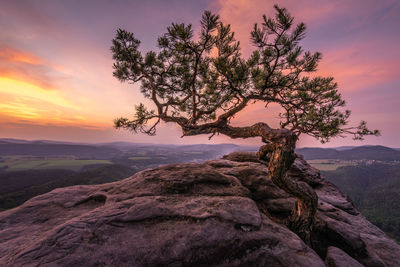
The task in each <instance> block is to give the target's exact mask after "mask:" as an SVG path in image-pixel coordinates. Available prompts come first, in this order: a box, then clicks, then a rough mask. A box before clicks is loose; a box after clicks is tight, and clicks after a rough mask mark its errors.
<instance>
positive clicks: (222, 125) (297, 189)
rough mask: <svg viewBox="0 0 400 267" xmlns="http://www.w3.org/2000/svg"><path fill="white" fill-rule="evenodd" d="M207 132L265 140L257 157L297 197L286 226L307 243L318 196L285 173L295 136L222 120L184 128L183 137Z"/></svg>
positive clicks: (292, 157)
mask: <svg viewBox="0 0 400 267" xmlns="http://www.w3.org/2000/svg"><path fill="white" fill-rule="evenodd" d="M210 133H211V134H215V133H221V134H224V135H227V136H229V137H231V138H250V137H261V138H262V140H263V141H265V142H268V143H267V144H266V145H265V146H263V147H261V149H260V151H259V153H258V156H259V157H260V158H261V159H262V160H264V161H268V163H267V167H268V175H269V178H270V179H271V180H272V182H273V183H274V184H275V185H277V186H278V187H279V188H281V189H283V190H284V191H285V192H287V193H289V194H290V195H293V196H295V197H296V199H297V201H296V205H295V207H294V208H293V211H292V215H291V218H290V220H289V227H290V228H291V229H292V231H294V232H295V233H297V234H298V235H299V236H300V237H301V238H302V239H303V240H304V241H305V242H306V243H307V244H310V230H311V227H312V224H313V220H314V215H315V212H316V209H317V204H318V197H317V194H316V193H315V192H314V190H313V189H312V188H311V187H310V186H309V185H308V184H306V183H304V182H301V181H296V180H293V179H291V178H290V177H289V176H288V175H287V173H288V171H289V169H290V167H291V166H292V164H293V162H294V160H295V158H296V154H295V153H294V149H295V147H296V141H297V136H296V135H295V134H294V133H293V132H291V131H289V130H287V129H273V128H270V127H269V126H268V125H267V124H266V123H261V122H260V123H256V124H254V125H252V126H249V127H232V126H229V125H227V124H226V122H225V121H218V122H217V123H210V124H204V125H200V126H195V125H192V126H186V127H183V135H184V136H189V135H198V134H210Z"/></svg>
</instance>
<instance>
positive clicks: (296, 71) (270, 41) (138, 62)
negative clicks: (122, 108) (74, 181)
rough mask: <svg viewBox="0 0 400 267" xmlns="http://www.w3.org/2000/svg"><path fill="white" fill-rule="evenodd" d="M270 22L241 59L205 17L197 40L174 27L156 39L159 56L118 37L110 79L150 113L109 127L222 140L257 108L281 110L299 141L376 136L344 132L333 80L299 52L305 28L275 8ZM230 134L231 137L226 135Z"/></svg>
mask: <svg viewBox="0 0 400 267" xmlns="http://www.w3.org/2000/svg"><path fill="white" fill-rule="evenodd" d="M275 11H276V13H275V17H273V18H271V17H266V16H265V15H264V16H263V22H262V23H261V25H259V24H255V25H254V28H253V29H252V31H251V32H250V36H251V42H252V44H253V45H254V47H255V49H254V51H253V53H252V54H251V56H250V57H249V58H248V59H245V58H243V57H242V55H241V52H240V43H239V42H238V41H236V40H235V37H234V33H233V32H232V30H231V27H230V25H226V24H223V23H222V22H221V21H220V18H219V16H218V15H215V14H212V13H211V12H209V11H206V12H204V14H203V16H202V19H201V22H200V24H201V30H200V36H199V38H197V39H195V38H194V33H193V29H192V25H191V24H188V25H186V24H183V23H180V24H175V23H173V24H172V25H171V26H169V27H168V28H167V32H166V33H165V34H163V35H162V36H160V37H159V38H158V47H159V50H158V51H149V52H147V53H142V52H140V50H139V44H140V41H139V40H138V39H136V38H135V37H134V34H133V33H130V32H128V31H125V30H121V29H119V30H118V31H117V34H116V37H115V38H114V39H113V45H112V47H111V51H112V54H113V58H114V60H115V63H114V66H113V67H114V73H113V74H114V76H115V77H116V78H118V79H119V80H120V81H122V82H132V83H136V82H141V92H142V93H143V95H144V96H145V97H146V98H149V99H151V100H152V102H153V103H154V104H155V109H149V108H147V107H146V106H145V105H144V104H138V105H136V107H135V108H136V114H135V116H134V118H133V119H131V120H130V119H128V118H119V119H116V120H115V126H116V127H117V128H126V129H129V130H132V131H134V132H142V133H146V134H149V135H154V134H155V133H156V126H157V125H158V124H159V122H160V121H161V120H163V121H165V122H175V123H177V124H178V125H179V126H180V127H182V130H183V135H184V136H185V135H196V134H211V135H213V134H215V133H222V134H226V135H228V136H231V137H243V138H246V137H248V136H236V135H234V134H233V132H232V131H230V129H229V125H230V120H231V119H232V117H233V116H234V115H235V114H237V113H238V112H240V111H241V110H243V109H244V108H245V107H246V106H247V105H249V104H251V103H255V102H263V103H265V107H266V112H268V105H269V104H271V103H277V104H279V105H280V106H281V107H282V108H283V112H282V113H280V114H279V116H280V126H281V128H284V129H287V130H289V131H292V132H293V133H295V134H296V135H297V136H298V135H300V134H307V135H310V136H313V137H315V138H317V139H319V140H320V141H321V142H326V141H329V139H330V138H331V137H335V136H342V135H343V134H352V135H353V138H354V139H362V137H363V136H364V135H368V134H378V131H377V130H375V131H370V130H369V129H368V128H367V127H366V123H365V122H364V121H362V122H361V123H360V124H359V125H358V126H357V127H348V126H347V125H348V121H349V116H350V111H349V110H343V109H342V107H343V106H344V105H345V101H344V100H343V99H342V96H341V94H340V93H339V92H338V90H337V87H338V86H337V83H336V82H335V81H334V78H333V77H320V76H316V75H312V74H313V72H315V71H316V69H317V66H318V62H319V61H320V60H321V54H320V53H319V52H315V53H312V52H309V51H304V50H303V48H302V47H301V46H300V44H299V43H300V41H301V40H302V39H303V38H304V37H305V31H306V26H305V24H304V23H299V24H297V25H294V18H293V17H292V16H291V15H290V14H289V13H288V11H287V10H286V9H285V8H280V7H278V6H275ZM231 132H232V133H231Z"/></svg>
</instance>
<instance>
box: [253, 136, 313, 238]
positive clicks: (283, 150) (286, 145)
mask: <svg viewBox="0 0 400 267" xmlns="http://www.w3.org/2000/svg"><path fill="white" fill-rule="evenodd" d="M296 141H297V136H295V135H294V134H292V133H288V135H287V136H285V137H282V138H281V139H280V140H279V141H278V140H276V141H275V142H270V143H267V144H266V145H264V146H262V147H261V148H260V151H259V152H258V156H259V158H260V159H261V160H263V161H266V162H267V166H268V174H269V177H270V179H271V180H272V182H273V183H274V184H275V185H277V186H278V187H279V188H281V189H283V190H284V191H285V192H287V193H289V194H290V195H293V196H295V197H296V199H297V200H296V205H295V207H294V208H293V210H292V215H291V218H290V220H289V225H288V226H289V227H290V228H291V229H292V231H294V232H295V233H297V234H298V235H299V236H300V237H301V238H302V239H303V240H304V241H305V242H306V243H307V244H310V231H311V228H312V224H313V219H314V215H315V212H316V209H317V204H318V197H317V194H316V193H315V192H314V190H313V189H312V188H311V187H310V186H309V185H308V184H306V183H304V182H301V181H295V180H293V179H291V178H290V177H288V175H287V172H288V171H289V169H290V167H291V166H292V164H293V162H294V160H295V159H296V155H295V153H294V149H295V147H296Z"/></svg>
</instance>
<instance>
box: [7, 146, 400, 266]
mask: <svg viewBox="0 0 400 267" xmlns="http://www.w3.org/2000/svg"><path fill="white" fill-rule="evenodd" d="M226 158H228V159H230V160H227V159H222V160H213V161H209V162H206V163H203V164H195V163H187V164H177V165H168V166H164V167H160V168H156V169H149V170H145V171H142V172H140V173H137V174H135V175H134V176H132V177H130V178H127V179H124V180H122V181H118V182H113V183H109V184H103V185H90V186H74V187H67V188H59V189H56V190H53V191H52V192H49V193H47V194H44V195H41V196H37V197H35V198H33V199H31V200H29V201H27V202H26V203H24V204H23V205H21V206H20V207H17V208H15V209H12V210H7V211H4V212H1V213H0V266H39V265H50V266H68V265H71V266H157V265H158V266H161V265H162V266H166V265H168V266H189V265H190V266H325V263H324V261H326V262H327V261H328V259H333V260H335V261H336V262H343V260H342V259H344V261H345V260H346V259H348V260H349V262H350V259H351V260H353V261H355V262H357V261H358V262H360V263H362V264H364V265H366V266H396V265H397V259H399V258H400V246H399V245H397V244H396V243H395V242H394V241H392V240H391V239H389V238H388V237H386V235H385V234H384V233H383V232H382V231H381V230H379V229H378V228H377V227H375V226H374V225H372V224H371V223H369V222H368V221H367V220H366V219H365V218H364V217H363V216H362V215H360V213H359V212H358V211H357V210H356V209H355V208H354V206H353V204H352V203H351V202H349V201H348V198H347V197H346V196H345V195H344V194H342V193H341V192H340V191H339V190H338V189H337V188H336V187H334V186H333V185H332V184H331V183H329V182H327V181H326V180H325V179H324V178H323V177H321V176H320V174H319V172H318V171H317V170H315V169H313V168H311V167H310V166H309V165H308V164H307V163H306V162H305V161H304V160H303V159H302V158H300V157H299V158H297V159H296V161H295V164H294V166H293V168H292V170H291V175H292V177H293V179H299V180H302V181H305V182H307V183H309V184H310V185H311V186H313V187H314V189H315V190H316V192H317V194H318V196H319V198H320V200H319V208H318V212H317V215H316V223H315V227H314V230H313V233H312V247H313V248H314V249H312V248H310V247H308V246H307V245H305V244H304V242H303V241H302V240H301V239H300V238H299V237H298V236H297V235H296V234H294V233H293V232H291V231H290V230H289V229H288V228H287V227H286V226H285V225H284V224H281V222H282V221H284V219H285V218H287V216H288V215H289V214H290V212H291V208H292V206H293V204H294V202H295V199H294V198H293V197H291V196H289V195H288V194H286V193H285V192H284V191H282V190H280V189H279V188H277V187H276V186H275V185H274V184H273V183H272V182H271V181H270V180H269V179H268V178H267V175H268V172H267V168H266V167H265V166H264V165H263V164H261V163H260V162H258V161H257V159H256V157H255V155H254V153H253V154H252V153H246V154H243V155H241V154H240V153H236V154H233V155H230V156H228V157H226ZM245 159H246V160H245ZM235 160H237V161H235ZM331 247H336V248H340V249H341V251H340V253H339V252H338V251H337V250H335V249H332V248H331ZM340 260H341V261H340Z"/></svg>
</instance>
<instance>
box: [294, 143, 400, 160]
mask: <svg viewBox="0 0 400 267" xmlns="http://www.w3.org/2000/svg"><path fill="white" fill-rule="evenodd" d="M296 152H297V153H298V154H301V155H303V156H304V158H305V159H306V160H312V159H342V160H361V159H365V160H382V161H394V160H398V161H400V151H398V150H396V149H393V148H389V147H385V146H358V147H354V148H346V149H340V150H338V149H333V148H316V147H315V148H314V147H305V148H298V149H296Z"/></svg>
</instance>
